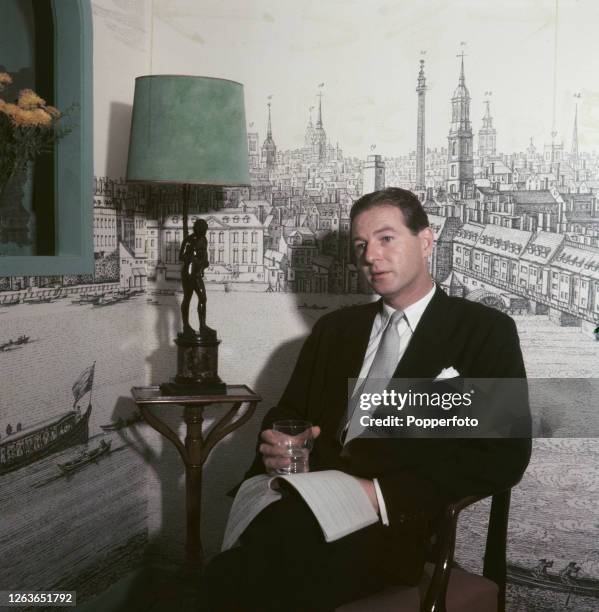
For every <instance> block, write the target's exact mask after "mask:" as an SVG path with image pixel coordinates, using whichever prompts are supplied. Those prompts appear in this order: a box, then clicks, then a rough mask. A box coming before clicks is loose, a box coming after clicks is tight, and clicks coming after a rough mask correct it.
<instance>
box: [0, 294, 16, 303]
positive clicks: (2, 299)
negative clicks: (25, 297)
mask: <svg viewBox="0 0 599 612" xmlns="http://www.w3.org/2000/svg"><path fill="white" fill-rule="evenodd" d="M20 303H21V296H20V295H3V296H0V306H15V305H16V304H20Z"/></svg>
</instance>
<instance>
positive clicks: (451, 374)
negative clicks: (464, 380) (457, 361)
mask: <svg viewBox="0 0 599 612" xmlns="http://www.w3.org/2000/svg"><path fill="white" fill-rule="evenodd" d="M459 375H460V373H459V372H458V371H457V370H456V369H455V368H453V367H451V368H443V369H442V370H441V371H440V372H439V374H437V378H435V380H433V382H437V381H438V380H445V379H447V378H456V377H457V376H459Z"/></svg>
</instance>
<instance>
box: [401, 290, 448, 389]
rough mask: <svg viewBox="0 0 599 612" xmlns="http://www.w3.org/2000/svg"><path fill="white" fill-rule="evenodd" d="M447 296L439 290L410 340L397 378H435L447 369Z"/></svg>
mask: <svg viewBox="0 0 599 612" xmlns="http://www.w3.org/2000/svg"><path fill="white" fill-rule="evenodd" d="M447 301H448V298H447V295H445V292H444V291H443V290H442V289H440V288H439V287H437V289H436V291H435V293H434V295H433V297H432V299H431V301H430V302H429V304H428V306H427V307H426V310H425V311H424V313H423V314H422V317H421V319H420V321H419V323H418V326H417V327H416V331H415V332H414V334H413V335H412V338H411V339H410V344H408V348H407V349H406V352H405V353H404V354H403V357H402V359H401V361H400V362H399V364H398V366H397V368H396V370H395V373H394V375H393V377H394V378H434V377H435V376H436V375H437V374H438V373H439V372H440V371H441V369H442V368H443V367H444V362H445V359H446V355H445V353H444V350H443V349H444V348H445V347H446V346H447V344H446V339H447V336H448V328H449V325H448V323H449V322H448V320H447V318H448V309H447Z"/></svg>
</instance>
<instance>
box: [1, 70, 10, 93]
mask: <svg viewBox="0 0 599 612" xmlns="http://www.w3.org/2000/svg"><path fill="white" fill-rule="evenodd" d="M11 83H12V77H11V76H10V74H8V72H0V90H2V89H4V87H5V85H10V84H11Z"/></svg>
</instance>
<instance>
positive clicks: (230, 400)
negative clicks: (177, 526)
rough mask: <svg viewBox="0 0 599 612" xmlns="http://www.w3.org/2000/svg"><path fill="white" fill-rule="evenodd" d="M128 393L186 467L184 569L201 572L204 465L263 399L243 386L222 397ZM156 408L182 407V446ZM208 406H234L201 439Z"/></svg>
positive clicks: (152, 391)
mask: <svg viewBox="0 0 599 612" xmlns="http://www.w3.org/2000/svg"><path fill="white" fill-rule="evenodd" d="M131 393H132V395H133V399H134V400H135V403H136V404H137V406H139V409H140V411H141V413H142V415H143V417H144V419H145V420H146V421H147V422H148V424H149V425H151V426H152V427H153V428H154V429H155V430H156V431H158V432H159V433H161V434H162V435H163V436H164V437H165V438H167V439H168V440H170V441H171V442H172V443H173V444H174V445H175V448H176V449H177V450H178V451H179V455H181V459H182V460H183V463H184V464H185V508H186V517H187V534H186V540H185V565H186V569H187V570H189V571H191V572H197V571H201V569H202V564H203V559H202V541H201V534H200V518H201V500H202V469H203V467H204V462H205V461H206V459H207V458H208V455H209V454H210V451H212V449H213V448H214V447H215V446H216V444H218V442H220V441H221V440H222V439H223V438H224V437H225V436H226V435H227V434H229V433H231V432H232V431H234V430H235V429H237V428H239V427H241V426H242V425H243V424H244V423H245V422H246V421H248V420H249V419H250V417H251V416H252V415H253V414H254V411H255V410H256V406H257V404H258V402H259V401H260V400H261V399H262V398H261V397H260V396H259V395H257V394H256V393H254V392H253V391H252V390H251V389H250V388H249V387H247V386H246V385H227V393H226V394H221V395H190V396H187V395H186V396H181V395H180V396H166V395H162V394H161V392H160V388H159V387H158V386H151V387H133V388H132V389H131ZM159 404H166V405H171V406H172V405H179V406H183V409H184V410H183V418H184V420H185V423H186V425H187V435H186V436H185V444H183V443H182V442H181V440H180V439H179V436H178V435H177V434H176V433H175V432H174V431H173V430H172V429H171V428H170V427H169V426H168V425H167V424H166V423H165V422H164V421H163V420H161V419H160V418H158V416H156V415H155V414H154V412H153V411H152V410H151V409H150V407H151V406H154V405H159ZM209 404H233V406H232V407H231V408H230V409H229V410H228V411H227V412H226V413H225V414H224V415H223V416H222V417H221V419H220V420H219V421H218V422H216V423H215V424H214V425H213V426H212V427H211V428H210V430H209V431H208V432H207V434H206V438H205V439H204V437H203V435H202V421H203V412H204V408H205V407H206V406H208V405H209ZM243 404H247V408H246V410H245V412H243V413H242V414H241V416H240V417H239V418H238V419H236V420H234V419H235V416H236V415H238V414H240V408H241V406H242V405H243Z"/></svg>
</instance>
